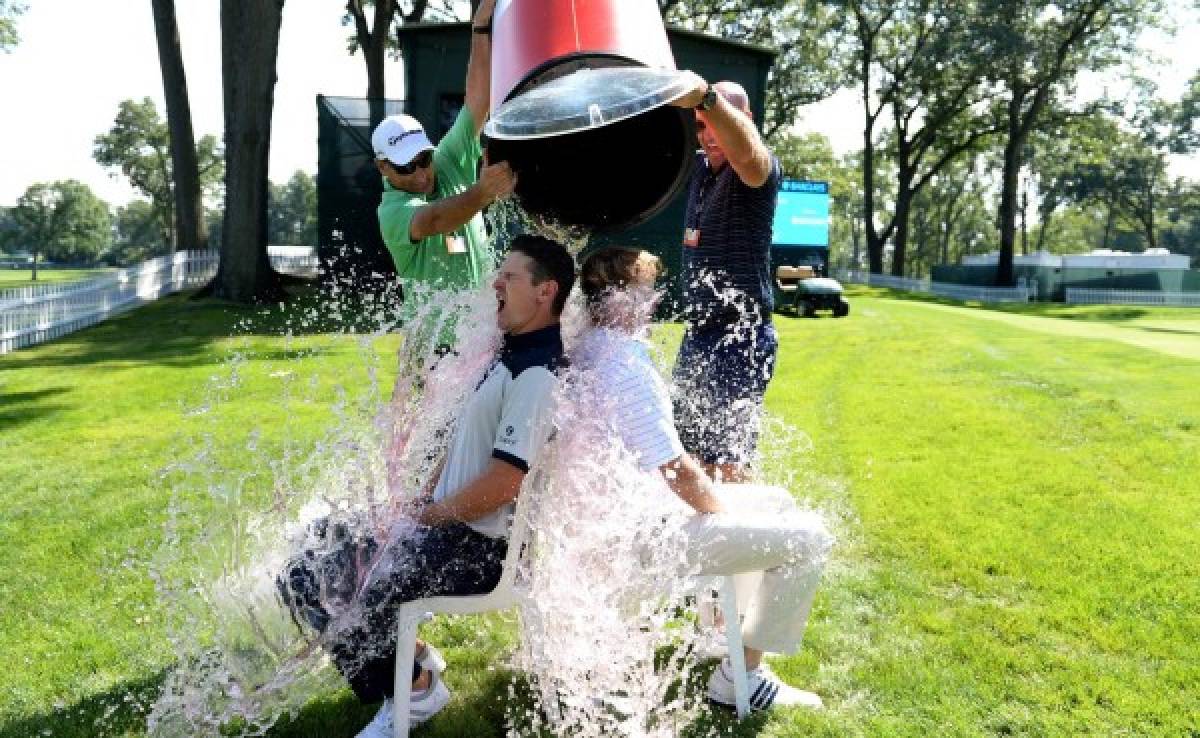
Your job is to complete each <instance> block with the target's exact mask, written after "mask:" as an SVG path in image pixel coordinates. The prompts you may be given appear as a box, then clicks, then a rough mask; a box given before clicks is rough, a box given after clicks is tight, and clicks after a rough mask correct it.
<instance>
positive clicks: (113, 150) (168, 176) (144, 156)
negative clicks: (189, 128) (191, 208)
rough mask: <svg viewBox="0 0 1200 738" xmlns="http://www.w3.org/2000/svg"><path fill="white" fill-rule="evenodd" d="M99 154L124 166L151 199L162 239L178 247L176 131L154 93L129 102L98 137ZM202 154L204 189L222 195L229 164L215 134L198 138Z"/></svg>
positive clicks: (109, 163)
mask: <svg viewBox="0 0 1200 738" xmlns="http://www.w3.org/2000/svg"><path fill="white" fill-rule="evenodd" d="M93 155H94V156H95V158H96V161H97V162H99V163H100V164H101V165H103V166H106V167H111V168H113V169H117V170H119V171H120V172H121V173H122V174H124V175H125V176H126V177H127V178H128V179H129V182H130V184H132V185H133V186H134V188H135V189H137V190H138V191H139V192H141V193H142V194H143V195H144V196H146V198H148V199H149V201H150V204H151V206H152V208H153V211H154V214H155V218H156V221H157V223H158V230H159V238H160V239H161V240H162V242H163V243H165V244H170V245H171V246H172V247H173V246H174V244H175V235H176V232H175V197H174V193H173V187H174V178H173V175H174V165H173V162H172V158H171V136H170V133H169V131H168V129H167V124H166V122H164V121H163V119H162V118H161V117H160V116H159V114H158V109H157V108H156V107H155V105H154V101H153V100H151V99H150V98H148V97H147V98H144V99H142V100H141V101H140V102H139V101H136V100H125V101H123V102H122V103H121V104H120V107H119V109H118V111H117V117H116V119H115V120H114V121H113V127H112V128H111V129H110V130H109V131H108V133H103V134H101V135H99V136H97V137H96V141H95V147H94V149H93ZM196 159H197V163H198V173H199V176H200V186H201V189H202V191H204V192H205V193H207V194H208V195H210V196H212V195H216V194H217V193H218V192H219V189H220V187H221V181H222V179H223V178H224V176H225V168H224V159H223V157H222V152H221V148H220V145H219V144H218V142H217V139H216V138H215V137H214V136H204V137H202V138H201V139H200V140H199V142H197V144H196Z"/></svg>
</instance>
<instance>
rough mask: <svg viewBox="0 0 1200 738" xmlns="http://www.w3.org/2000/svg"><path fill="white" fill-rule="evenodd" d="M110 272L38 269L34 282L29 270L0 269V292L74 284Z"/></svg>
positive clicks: (99, 270) (100, 270)
mask: <svg viewBox="0 0 1200 738" xmlns="http://www.w3.org/2000/svg"><path fill="white" fill-rule="evenodd" d="M111 271H112V269H39V270H38V273H37V281H36V282H34V281H32V280H31V279H30V277H32V276H33V273H32V272H31V271H30V270H29V269H0V290H6V289H9V288H12V287H29V286H32V285H39V284H52V283H54V282H76V281H78V280H81V279H91V278H92V277H99V276H100V275H101V274H106V273H108V272H111Z"/></svg>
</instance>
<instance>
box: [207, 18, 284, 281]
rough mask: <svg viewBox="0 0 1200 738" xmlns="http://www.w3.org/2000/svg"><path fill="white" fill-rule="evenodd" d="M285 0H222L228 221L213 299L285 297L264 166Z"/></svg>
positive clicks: (268, 141)
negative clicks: (270, 243) (272, 250)
mask: <svg viewBox="0 0 1200 738" xmlns="http://www.w3.org/2000/svg"><path fill="white" fill-rule="evenodd" d="M283 3H284V0H221V72H222V87H223V88H224V93H225V95H224V98H225V220H224V225H223V226H222V229H221V264H220V267H219V268H218V271H217V276H216V278H215V279H214V280H213V284H212V294H213V295H214V296H216V297H220V298H224V299H227V300H233V301H235V302H243V303H250V302H268V301H275V300H278V299H280V298H281V297H283V296H284V294H283V290H282V289H281V288H280V286H279V275H277V274H276V273H275V271H274V270H273V269H272V268H271V263H270V261H269V259H268V258H267V185H268V180H267V161H268V157H269V155H270V150H271V114H272V112H273V108H274V105H275V80H276V75H275V60H276V56H277V54H278V51H279V25H280V21H281V19H282V15H283Z"/></svg>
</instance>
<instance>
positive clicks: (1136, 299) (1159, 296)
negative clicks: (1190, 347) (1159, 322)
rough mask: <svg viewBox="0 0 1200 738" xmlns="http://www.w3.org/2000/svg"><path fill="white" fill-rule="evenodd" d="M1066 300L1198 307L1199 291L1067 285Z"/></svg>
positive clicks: (1199, 303) (1090, 303)
mask: <svg viewBox="0 0 1200 738" xmlns="http://www.w3.org/2000/svg"><path fill="white" fill-rule="evenodd" d="M1067 302H1068V303H1070V304H1073V305H1165V306H1168V307H1200V292H1155V291H1151V290H1097V289H1091V288H1087V287H1068V288H1067Z"/></svg>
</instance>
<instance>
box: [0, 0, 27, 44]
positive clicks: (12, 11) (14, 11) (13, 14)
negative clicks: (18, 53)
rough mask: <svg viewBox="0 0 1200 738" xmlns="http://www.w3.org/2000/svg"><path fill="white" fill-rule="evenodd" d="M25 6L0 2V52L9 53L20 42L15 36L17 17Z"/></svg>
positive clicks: (8, 0) (10, 0) (7, 1)
mask: <svg viewBox="0 0 1200 738" xmlns="http://www.w3.org/2000/svg"><path fill="white" fill-rule="evenodd" d="M25 8H26V6H24V5H21V4H20V3H15V2H12V0H0V51H5V52H7V51H11V50H12V48H13V47H14V46H16V45H17V43H18V42H19V41H20V40H21V39H20V36H18V35H17V16H19V15H20V14H21V13H24V12H25Z"/></svg>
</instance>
